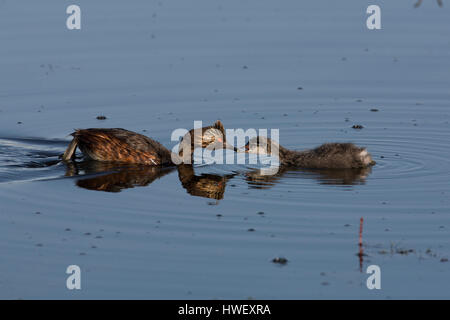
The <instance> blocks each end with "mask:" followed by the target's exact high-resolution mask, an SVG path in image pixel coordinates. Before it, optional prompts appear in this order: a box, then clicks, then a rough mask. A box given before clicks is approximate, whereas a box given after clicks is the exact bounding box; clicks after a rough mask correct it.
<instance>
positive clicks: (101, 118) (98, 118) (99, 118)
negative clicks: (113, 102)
mask: <svg viewBox="0 0 450 320" xmlns="http://www.w3.org/2000/svg"><path fill="white" fill-rule="evenodd" d="M106 119H107V118H106V117H105V116H97V120H106Z"/></svg>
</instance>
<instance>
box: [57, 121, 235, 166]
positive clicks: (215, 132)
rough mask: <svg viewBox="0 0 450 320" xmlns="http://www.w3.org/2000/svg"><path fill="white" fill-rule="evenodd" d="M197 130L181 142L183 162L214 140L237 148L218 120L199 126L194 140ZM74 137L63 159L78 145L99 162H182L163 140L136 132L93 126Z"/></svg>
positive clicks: (162, 163) (71, 156) (70, 154)
mask: <svg viewBox="0 0 450 320" xmlns="http://www.w3.org/2000/svg"><path fill="white" fill-rule="evenodd" d="M200 130H201V131H200ZM195 133H196V131H195V129H192V130H191V131H189V132H188V133H186V135H185V136H184V137H183V139H182V141H181V143H180V151H179V155H173V156H174V158H176V157H183V158H182V159H183V160H184V161H186V159H189V160H191V159H192V156H193V152H194V148H195V147H202V148H206V147H208V146H210V145H211V144H215V143H221V144H222V147H223V148H224V149H232V150H235V151H236V150H237V149H236V148H234V147H232V146H230V145H228V144H227V143H226V137H225V129H224V127H223V124H222V123H221V122H220V121H219V120H218V121H216V122H215V123H214V124H213V125H212V126H208V127H203V128H201V129H199V134H200V133H201V137H198V139H195ZM72 136H73V140H72V142H70V144H69V146H68V147H67V150H66V151H65V152H64V155H63V156H62V159H63V160H64V161H68V160H70V159H72V158H73V157H74V156H75V151H76V148H77V147H78V148H79V149H80V150H81V152H83V154H84V155H85V156H87V157H88V158H91V159H93V160H97V161H109V162H123V163H135V164H144V165H152V166H166V165H174V164H179V163H174V162H173V160H172V152H170V151H169V150H168V149H167V148H165V147H164V146H163V145H162V144H161V143H159V142H158V141H155V140H153V139H151V138H149V137H146V136H144V135H142V134H139V133H136V132H133V131H128V130H125V129H119V128H113V129H97V128H92V129H80V130H76V131H75V132H74V133H72ZM200 138H201V140H200ZM199 140H200V141H199ZM187 147H190V148H187ZM183 150H189V151H188V152H184V155H183ZM180 160H181V159H180Z"/></svg>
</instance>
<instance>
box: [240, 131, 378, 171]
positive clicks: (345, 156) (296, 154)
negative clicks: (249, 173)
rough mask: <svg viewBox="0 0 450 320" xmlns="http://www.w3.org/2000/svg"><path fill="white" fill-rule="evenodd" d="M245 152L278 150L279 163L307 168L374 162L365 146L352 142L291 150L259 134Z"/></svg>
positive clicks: (263, 152) (366, 164) (348, 165)
mask: <svg viewBox="0 0 450 320" xmlns="http://www.w3.org/2000/svg"><path fill="white" fill-rule="evenodd" d="M245 152H247V153H256V154H272V155H275V156H276V155H277V152H278V155H279V161H280V165H282V166H291V167H300V168H308V169H356V168H367V167H370V166H372V165H374V164H375V161H373V160H372V157H371V155H370V154H369V153H368V152H367V149H366V148H361V147H357V146H355V145H354V144H353V143H325V144H323V145H321V146H319V147H317V148H315V149H311V150H304V151H293V150H289V149H286V148H284V147H282V146H280V145H279V144H277V143H276V142H274V141H272V140H271V139H270V138H266V137H261V136H260V137H255V138H252V139H250V141H249V142H248V143H247V144H246V145H245Z"/></svg>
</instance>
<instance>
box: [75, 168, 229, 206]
mask: <svg viewBox="0 0 450 320" xmlns="http://www.w3.org/2000/svg"><path fill="white" fill-rule="evenodd" d="M174 170H178V178H179V179H180V182H181V185H182V186H183V188H185V189H186V191H187V192H188V193H189V194H191V195H193V196H198V197H204V198H210V199H216V200H221V199H223V196H224V193H225V186H226V183H227V181H228V180H229V179H231V178H232V177H234V176H235V175H236V174H229V175H224V176H221V175H216V174H201V175H195V171H194V167H193V166H191V165H179V166H177V167H155V166H138V165H123V164H117V163H107V162H100V161H92V160H89V161H81V162H76V161H71V162H68V163H67V171H66V176H82V178H81V179H78V180H77V182H76V185H77V186H78V187H80V188H84V189H89V190H96V191H105V192H120V191H122V190H123V189H128V188H134V187H144V186H148V185H149V184H151V183H152V182H153V181H155V180H158V179H159V178H161V177H163V176H165V175H167V174H169V173H171V172H173V171H174Z"/></svg>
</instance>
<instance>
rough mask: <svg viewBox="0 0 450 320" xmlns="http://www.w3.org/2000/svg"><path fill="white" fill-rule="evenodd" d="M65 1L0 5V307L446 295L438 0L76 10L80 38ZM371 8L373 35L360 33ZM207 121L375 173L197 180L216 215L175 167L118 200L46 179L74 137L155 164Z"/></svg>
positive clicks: (73, 182)
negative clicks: (375, 23)
mask: <svg viewBox="0 0 450 320" xmlns="http://www.w3.org/2000/svg"><path fill="white" fill-rule="evenodd" d="M70 4H73V2H72V1H56V0H55V1H39V2H37V1H12V0H1V1H0V252H1V253H2V262H1V263H0V297H1V298H7V299H18V298H64V299H71V298H168V299H170V298H179V299H196V298H206V299H210V298H219V299H221V298H236V299H246V298H250V297H251V298H255V299H258V298H263V299H265V298H273V299H280V298H288V299H297V298H368V299H370V298H377V299H379V298H381V299H385V298H449V296H450V294H449V293H450V292H449V289H448V285H446V284H447V283H448V282H449V280H450V262H447V261H446V259H448V258H450V237H449V236H450V234H449V230H450V201H449V200H450V199H449V190H448V186H449V178H450V160H449V158H450V151H449V141H450V124H449V120H450V112H449V107H450V91H449V90H450V73H449V70H450V38H449V30H450V19H449V15H450V12H449V7H450V3H447V2H445V3H444V7H443V8H439V7H438V6H437V4H436V2H435V1H425V2H424V3H423V4H422V6H421V7H420V8H413V4H414V0H411V1H406V0H404V1H376V3H373V2H368V1H356V0H353V1H345V2H337V1H308V2H306V1H297V0H295V1H294V0H286V1H278V2H277V1H269V0H247V1H237V0H236V1H235V0H231V1H223V0H222V1H218V0H214V1H211V0H202V1H200V0H193V1H181V0H180V1H171V2H166V1H133V3H132V4H130V3H129V2H127V1H83V0H79V1H76V4H78V5H79V6H80V7H81V10H82V29H81V30H79V31H69V30H67V29H66V24H65V20H66V17H67V14H66V13H65V11H66V7H67V6H68V5H70ZM369 4H378V5H380V6H381V10H382V30H373V31H370V30H368V29H367V28H366V22H365V19H366V17H367V15H366V13H365V12H366V8H367V6H368V5H369ZM299 88H301V90H300V89H299ZM371 109H378V111H377V112H374V111H370V110H371ZM98 115H105V116H106V117H107V120H104V121H99V120H97V119H96V117H97V116H98ZM218 118H220V119H221V120H222V121H223V123H224V125H225V126H226V127H229V128H279V129H280V143H281V144H282V145H284V146H286V147H289V148H293V149H302V148H309V147H314V146H316V145H319V144H321V143H323V142H327V141H352V142H354V143H356V144H358V145H364V146H366V147H367V148H368V150H369V151H370V152H371V153H372V155H373V157H374V159H375V160H376V161H377V165H376V166H375V167H374V168H373V169H372V171H371V172H368V173H364V174H361V175H359V176H358V175H353V176H350V177H349V176H348V175H345V174H341V175H339V174H338V176H336V175H331V176H330V174H327V173H317V172H308V171H292V172H285V173H284V174H283V175H280V176H278V177H275V178H274V179H272V181H255V179H252V173H251V169H250V168H248V167H246V166H240V165H213V166H202V167H200V168H196V175H197V177H198V178H199V179H200V175H201V174H202V173H203V174H210V176H205V175H204V176H203V177H204V178H205V177H206V178H205V179H206V181H207V182H208V181H209V182H211V184H212V185H213V186H216V188H219V191H220V192H221V193H220V192H219V194H218V196H217V197H218V198H222V197H223V199H221V200H216V199H214V198H208V197H205V196H207V194H195V192H193V191H192V190H191V192H190V193H189V192H188V191H189V190H188V188H186V187H185V186H183V185H182V184H181V182H180V179H179V173H178V172H177V170H176V169H173V170H168V171H167V172H164V174H163V175H162V176H154V175H153V173H152V172H148V171H146V170H145V169H144V170H143V172H142V173H141V172H140V171H134V172H133V173H132V174H131V177H130V175H127V174H125V178H123V177H122V178H120V177H119V178H117V179H118V181H119V182H120V184H119V187H117V183H112V186H111V185H108V183H106V184H105V183H104V181H103V180H99V179H101V176H98V175H96V174H94V173H95V172H98V171H99V170H97V169H98V168H96V165H95V164H83V163H81V164H79V165H78V166H77V167H74V168H73V167H67V166H66V165H64V164H62V163H59V162H58V155H59V154H61V153H62V152H63V151H64V149H65V147H66V146H67V143H68V141H69V136H68V134H70V133H71V132H72V131H73V129H74V128H88V127H123V128H126V129H129V130H133V131H137V132H140V133H143V134H146V135H148V136H151V137H152V138H154V139H156V140H158V141H160V142H162V143H163V144H164V145H165V146H167V147H169V148H172V146H173V144H174V143H173V142H171V140H170V134H171V132H172V130H173V129H176V128H187V129H189V128H192V126H193V121H194V120H202V121H203V122H204V123H205V124H209V123H212V122H213V121H215V120H216V119H218ZM355 124H360V125H363V126H364V128H363V129H362V130H355V129H352V128H351V127H352V126H353V125H355ZM144 130H145V131H144ZM92 167H94V168H92ZM100 169H101V168H100ZM105 170H106V171H108V170H109V171H108V172H109V173H111V168H106V169H105ZM100 171H102V170H100ZM93 172H94V173H93ZM112 172H113V173H114V172H116V174H120V172H119V173H117V170H116V171H114V170H112ZM89 179H91V180H89ZM111 179H112V180H111ZM111 179H110V180H108V178H106V179H105V181H109V182H111V181H113V182H114V181H116V180H114V179H116V178H114V177H112V178H111ZM124 179H125V182H124ZM127 179H128V180H127ZM214 179H215V180H214ZM83 181H84V182H83ZM130 186H134V187H133V188H128V187H130ZM217 186H220V187H217ZM99 188H106V189H108V188H109V189H108V190H109V191H120V192H104V191H96V190H92V189H99ZM111 188H112V189H113V190H111ZM261 212H263V214H261ZM361 217H363V218H364V230H363V243H364V246H363V250H364V254H365V256H364V257H363V265H362V272H361V269H360V261H359V258H358V256H357V253H358V250H359V248H358V232H359V221H360V218H361ZM249 229H254V231H248V230H249ZM275 257H285V258H287V259H288V263H287V264H286V265H283V266H282V265H277V264H274V263H272V262H271V260H272V259H273V258H275ZM73 264H76V265H79V266H80V267H81V270H82V289H81V290H79V291H76V290H74V291H69V290H67V289H66V277H67V276H68V275H67V274H66V273H65V271H66V268H67V266H68V265H73ZM371 264H376V265H379V266H380V267H381V272H382V276H381V286H382V288H381V290H368V289H367V287H366V279H367V277H368V275H367V274H366V273H365V270H366V268H367V266H369V265H371Z"/></svg>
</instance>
